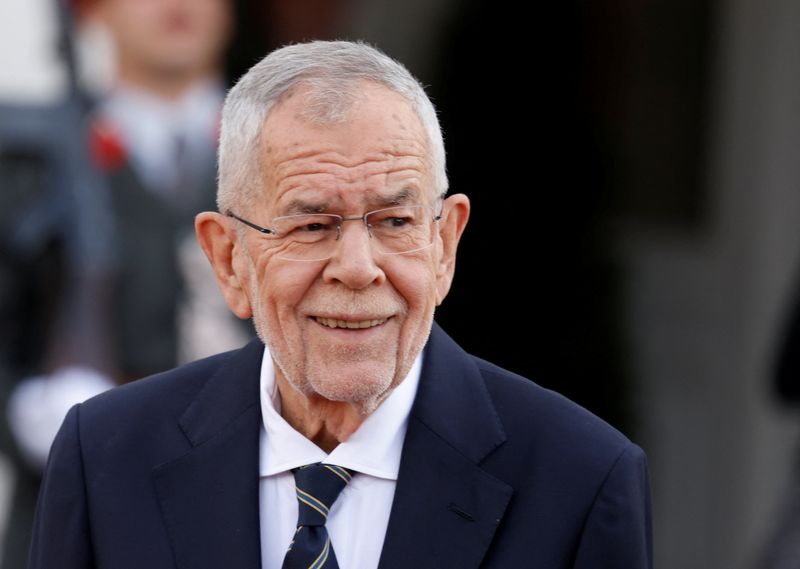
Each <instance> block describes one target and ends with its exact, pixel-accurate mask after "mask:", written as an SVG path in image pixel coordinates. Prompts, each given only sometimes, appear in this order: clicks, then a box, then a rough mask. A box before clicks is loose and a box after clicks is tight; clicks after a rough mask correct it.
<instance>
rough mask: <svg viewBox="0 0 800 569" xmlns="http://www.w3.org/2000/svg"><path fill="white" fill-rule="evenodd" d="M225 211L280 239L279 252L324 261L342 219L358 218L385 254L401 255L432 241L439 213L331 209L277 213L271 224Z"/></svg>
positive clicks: (414, 208) (411, 208) (416, 208)
mask: <svg viewBox="0 0 800 569" xmlns="http://www.w3.org/2000/svg"><path fill="white" fill-rule="evenodd" d="M225 215H227V216H229V217H232V218H234V219H236V220H237V221H240V222H241V223H244V224H245V225H247V226H248V227H250V228H252V229H255V230H256V231H258V232H259V233H261V234H262V235H264V236H266V237H268V238H270V239H274V240H276V242H277V241H280V242H281V245H282V246H283V247H282V251H281V252H280V253H278V256H279V257H281V258H283V259H288V260H292V261H324V260H326V259H330V258H331V257H332V256H333V253H334V251H335V250H336V242H337V241H339V239H340V238H341V235H342V224H343V223H344V222H345V221H358V220H361V221H362V222H363V223H364V226H365V227H366V229H367V233H368V234H369V236H370V238H371V239H372V241H373V243H374V244H375V246H376V248H377V250H378V251H379V252H380V253H382V254H384V255H404V254H407V253H415V252H417V251H421V250H423V249H427V248H428V247H430V246H431V245H432V244H433V237H434V235H435V231H434V224H435V223H436V222H437V221H439V220H440V219H441V217H442V212H441V209H440V210H439V212H438V213H437V212H436V210H435V209H434V206H431V205H419V204H414V205H401V206H393V207H386V208H382V209H377V210H374V211H368V212H367V213H365V214H364V215H360V216H353V217H343V216H341V215H336V214H332V213H311V214H300V215H284V216H281V217H276V218H274V219H273V220H272V222H271V223H270V227H261V226H260V225H256V224H255V223H253V222H251V221H248V220H246V219H244V218H242V217H239V216H238V215H236V214H235V213H233V212H232V211H230V210H228V211H226V212H225Z"/></svg>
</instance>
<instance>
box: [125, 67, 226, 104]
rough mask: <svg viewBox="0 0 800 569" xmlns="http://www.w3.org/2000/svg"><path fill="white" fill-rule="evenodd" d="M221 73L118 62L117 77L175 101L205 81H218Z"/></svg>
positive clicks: (213, 70)
mask: <svg viewBox="0 0 800 569" xmlns="http://www.w3.org/2000/svg"><path fill="white" fill-rule="evenodd" d="M220 77H221V74H220V73H219V72H218V71H217V70H216V69H199V70H194V71H188V70H187V71H184V72H179V71H169V70H166V69H164V70H161V69H145V68H142V67H140V66H134V65H130V64H127V65H126V63H125V62H124V61H120V62H119V73H118V79H119V81H120V82H121V83H123V84H126V85H131V86H132V87H136V88H137V89H140V90H142V91H145V92H147V93H151V94H153V95H155V96H157V97H159V98H161V99H165V100H168V101H176V100H178V99H180V98H181V97H182V96H183V95H184V94H186V92H187V91H189V89H191V88H192V87H194V86H195V85H197V84H199V83H202V82H205V81H219V80H220Z"/></svg>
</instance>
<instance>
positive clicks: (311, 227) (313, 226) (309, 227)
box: [295, 223, 330, 233]
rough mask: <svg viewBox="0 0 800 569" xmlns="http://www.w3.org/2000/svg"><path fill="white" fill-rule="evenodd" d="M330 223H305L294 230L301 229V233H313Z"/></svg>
mask: <svg viewBox="0 0 800 569" xmlns="http://www.w3.org/2000/svg"><path fill="white" fill-rule="evenodd" d="M329 225H330V224H328V223H307V224H305V225H301V226H300V227H298V228H297V229H295V231H301V232H303V233H314V232H317V231H323V230H325V229H328V227H329Z"/></svg>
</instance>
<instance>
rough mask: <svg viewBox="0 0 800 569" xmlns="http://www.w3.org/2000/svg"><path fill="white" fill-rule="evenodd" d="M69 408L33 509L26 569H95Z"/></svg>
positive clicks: (75, 418) (76, 431)
mask: <svg viewBox="0 0 800 569" xmlns="http://www.w3.org/2000/svg"><path fill="white" fill-rule="evenodd" d="M79 413H80V406H77V405H76V406H75V407H73V408H72V409H71V410H70V412H69V413H68V414H67V417H66V419H64V424H63V425H62V426H61V430H60V431H59V432H58V435H57V436H56V440H55V442H54V443H53V447H52V449H51V451H50V458H49V459H48V462H47V468H46V469H45V475H44V481H43V482H42V489H41V492H40V494H39V503H38V506H37V509H36V521H35V523H34V528H33V544H32V546H31V556H30V563H29V565H28V567H29V569H52V568H53V567H58V568H59V569H90V568H93V567H94V566H95V564H94V558H93V553H92V540H91V535H90V525H89V510H88V504H87V496H86V485H85V480H84V472H83V457H82V453H81V442H80V433H79V425H78V417H79Z"/></svg>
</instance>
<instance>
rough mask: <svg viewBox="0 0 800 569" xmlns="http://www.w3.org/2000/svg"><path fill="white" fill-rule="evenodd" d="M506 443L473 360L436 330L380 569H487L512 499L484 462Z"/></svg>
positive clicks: (411, 422) (408, 436) (427, 354)
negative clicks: (484, 568)
mask: <svg viewBox="0 0 800 569" xmlns="http://www.w3.org/2000/svg"><path fill="white" fill-rule="evenodd" d="M504 441H505V434H504V432H503V428H502V425H501V424H500V422H499V420H498V418H497V414H496V412H495V410H494V407H493V406H492V402H491V400H490V398H489V395H488V392H487V391H486V387H485V385H484V383H483V378H482V377H481V375H480V372H479V371H478V369H477V367H476V366H475V364H474V362H473V360H472V359H471V358H470V356H468V355H467V354H466V353H465V352H464V351H463V350H461V348H459V347H458V346H457V345H456V344H455V342H453V341H452V340H451V339H450V338H449V337H448V336H447V335H446V334H445V333H444V332H443V331H442V330H441V329H440V328H439V327H438V326H437V325H436V324H434V327H433V330H432V332H431V338H430V341H429V343H428V347H427V349H426V352H425V360H424V365H423V371H422V376H421V379H420V385H419V389H418V392H417V398H416V400H415V402H414V407H413V409H412V411H411V416H410V417H409V425H408V432H407V434H406V440H405V442H404V445H403V455H402V459H401V462H400V474H399V477H398V481H397V488H396V491H395V498H394V503H393V505H392V513H391V517H390V519H389V527H388V529H387V532H386V539H385V542H384V547H383V552H382V554H381V560H380V564H379V569H399V568H401V567H415V568H417V569H424V568H433V567H459V568H464V569H468V568H472V567H478V566H479V565H480V563H481V560H482V559H483V557H484V555H485V554H486V551H487V549H488V547H489V544H490V543H491V540H492V537H493V535H494V532H495V529H496V528H497V526H498V525H499V523H500V520H501V519H502V517H503V514H504V512H505V509H506V506H507V505H508V503H509V500H510V499H511V495H512V493H513V490H512V488H511V487H510V486H508V485H507V484H506V483H504V482H502V481H500V480H498V479H496V478H494V477H493V476H491V475H490V474H488V473H486V472H485V471H484V470H483V469H481V467H480V462H481V461H482V460H483V459H484V458H485V457H486V456H487V455H488V454H489V453H490V452H491V451H492V450H494V449H495V448H497V447H498V446H499V445H501V444H503V442H504Z"/></svg>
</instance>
